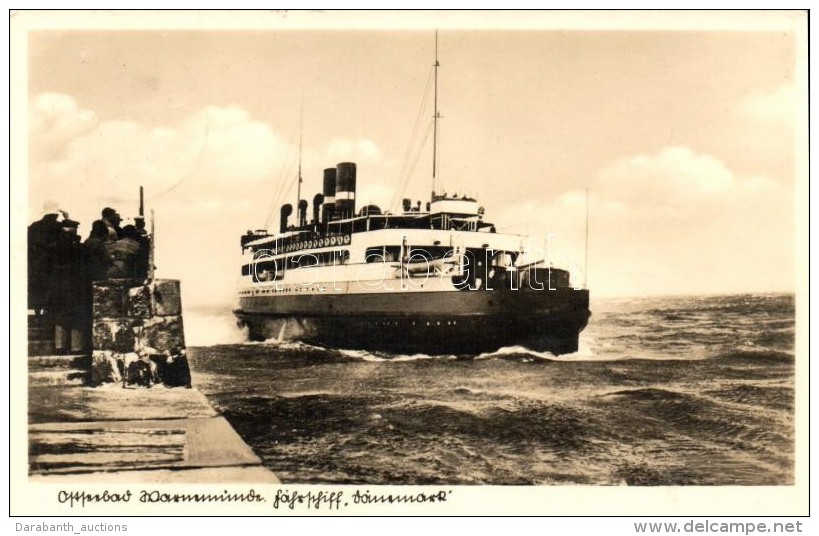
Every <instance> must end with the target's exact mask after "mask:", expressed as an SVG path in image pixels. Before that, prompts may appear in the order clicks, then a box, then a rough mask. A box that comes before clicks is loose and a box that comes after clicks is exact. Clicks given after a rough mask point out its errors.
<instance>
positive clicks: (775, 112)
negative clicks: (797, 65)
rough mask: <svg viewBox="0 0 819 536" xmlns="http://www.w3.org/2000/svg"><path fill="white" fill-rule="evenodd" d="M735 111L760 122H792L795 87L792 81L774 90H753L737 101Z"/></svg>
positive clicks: (794, 105) (794, 108)
mask: <svg viewBox="0 0 819 536" xmlns="http://www.w3.org/2000/svg"><path fill="white" fill-rule="evenodd" d="M736 111H737V113H738V114H739V115H740V116H742V117H745V118H748V119H752V120H756V121H761V122H792V121H793V120H794V114H795V112H796V88H795V86H794V85H793V84H792V83H786V84H783V85H781V86H779V87H778V88H777V89H775V90H774V91H770V92H764V91H754V92H753V93H749V94H747V95H745V96H744V97H743V98H742V99H740V101H739V102H738V103H737V107H736Z"/></svg>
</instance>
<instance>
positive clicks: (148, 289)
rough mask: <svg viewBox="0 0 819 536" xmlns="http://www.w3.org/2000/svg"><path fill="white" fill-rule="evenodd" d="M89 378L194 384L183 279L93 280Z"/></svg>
mask: <svg viewBox="0 0 819 536" xmlns="http://www.w3.org/2000/svg"><path fill="white" fill-rule="evenodd" d="M92 340H93V348H94V351H93V353H92V356H91V371H90V376H89V382H90V384H91V385H93V386H98V385H101V384H104V383H115V382H120V383H122V384H123V386H124V387H129V386H133V387H151V386H153V385H155V384H158V383H162V384H164V385H165V386H167V387H190V386H191V376H190V369H189V367H188V360H187V357H186V356H185V333H184V330H183V324H182V301H181V288H180V284H179V281H177V280H172V279H157V280H154V281H152V282H151V283H142V282H138V281H134V280H131V279H109V280H104V281H96V282H94V289H93V330H92Z"/></svg>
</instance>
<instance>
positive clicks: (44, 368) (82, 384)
mask: <svg viewBox="0 0 819 536" xmlns="http://www.w3.org/2000/svg"><path fill="white" fill-rule="evenodd" d="M28 364H29V372H28V380H29V390H28V393H29V400H28V402H29V404H28V438H29V479H30V480H31V481H41V482H54V483H58V482H76V483H148V482H150V483H202V484H215V483H250V482H253V483H267V484H275V483H278V482H279V481H278V479H277V478H276V476H275V475H274V474H273V473H272V472H270V471H269V470H268V469H266V468H265V467H264V466H262V463H261V460H260V459H259V457H258V456H256V455H255V454H254V453H253V451H252V450H251V449H250V447H248V446H247V444H245V442H244V441H243V440H242V439H241V438H240V437H239V435H238V434H237V433H236V431H235V430H234V429H233V428H232V427H231V426H230V424H229V423H228V422H227V421H226V420H225V419H224V417H222V416H220V415H219V414H218V412H217V411H216V410H214V409H213V407H212V406H211V405H210V403H209V402H208V401H207V399H206V398H205V396H204V395H203V394H202V393H201V392H199V391H198V390H197V389H195V388H185V387H173V388H170V387H165V386H163V385H161V384H157V385H154V386H153V387H151V388H143V387H134V388H126V387H123V384H121V383H108V384H104V385H101V386H98V387H91V386H89V384H88V374H89V370H90V366H91V357H90V356H31V357H29V361H28Z"/></svg>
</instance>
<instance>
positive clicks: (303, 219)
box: [299, 199, 307, 227]
mask: <svg viewBox="0 0 819 536" xmlns="http://www.w3.org/2000/svg"><path fill="white" fill-rule="evenodd" d="M305 225H307V200H306V199H300V200H299V227H304V226H305Z"/></svg>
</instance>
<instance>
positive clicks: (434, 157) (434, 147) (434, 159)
mask: <svg viewBox="0 0 819 536" xmlns="http://www.w3.org/2000/svg"><path fill="white" fill-rule="evenodd" d="M440 65H441V64H440V63H438V30H435V64H434V67H435V96H434V98H433V102H434V107H435V111H434V113H433V116H432V198H433V199H435V186H436V185H435V178H436V176H437V171H438V118H440V117H441V115H440V113H438V67H439V66H440Z"/></svg>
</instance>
